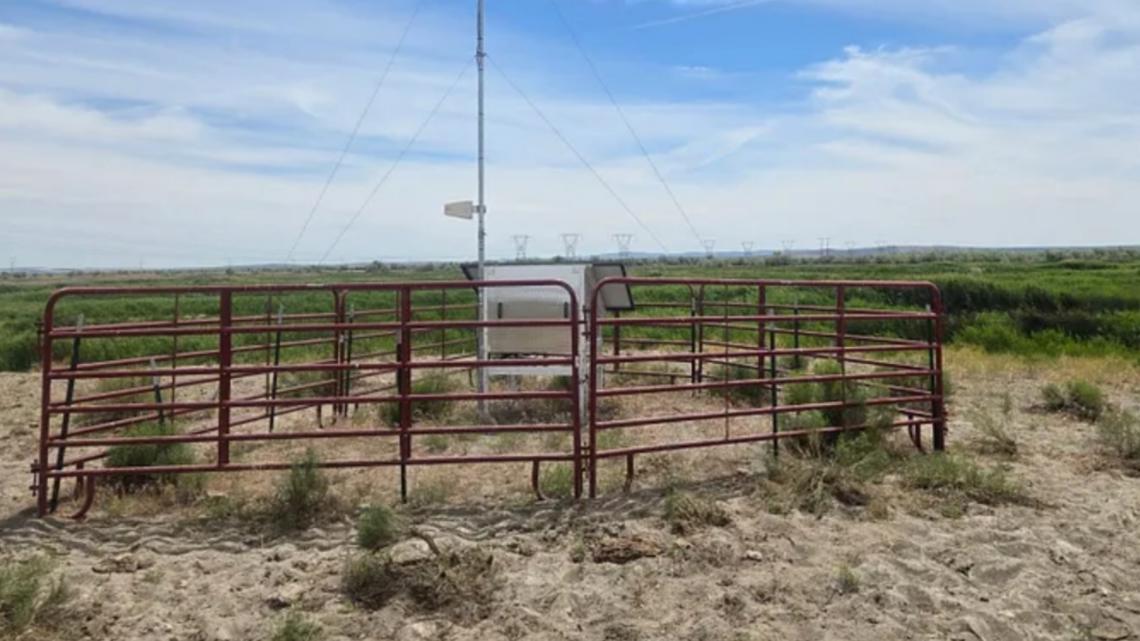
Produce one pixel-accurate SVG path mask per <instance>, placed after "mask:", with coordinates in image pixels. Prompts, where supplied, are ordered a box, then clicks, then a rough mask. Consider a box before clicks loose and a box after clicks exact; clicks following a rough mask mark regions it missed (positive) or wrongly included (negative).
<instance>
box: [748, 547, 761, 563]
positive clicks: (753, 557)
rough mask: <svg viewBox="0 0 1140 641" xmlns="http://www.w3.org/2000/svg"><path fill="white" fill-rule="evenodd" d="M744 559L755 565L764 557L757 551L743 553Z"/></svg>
mask: <svg viewBox="0 0 1140 641" xmlns="http://www.w3.org/2000/svg"><path fill="white" fill-rule="evenodd" d="M744 558H745V559H747V560H749V561H756V562H757V563H760V562H761V561H763V560H764V555H763V554H761V553H760V551H759V550H748V551H747V552H745V553H744Z"/></svg>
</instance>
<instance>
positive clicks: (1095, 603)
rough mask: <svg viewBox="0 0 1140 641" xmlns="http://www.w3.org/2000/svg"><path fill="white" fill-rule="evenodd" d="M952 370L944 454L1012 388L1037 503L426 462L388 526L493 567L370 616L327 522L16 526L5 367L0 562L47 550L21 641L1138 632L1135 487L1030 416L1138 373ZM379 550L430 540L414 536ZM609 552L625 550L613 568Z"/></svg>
mask: <svg viewBox="0 0 1140 641" xmlns="http://www.w3.org/2000/svg"><path fill="white" fill-rule="evenodd" d="M949 369H950V370H951V374H952V377H953V380H954V383H955V388H956V391H955V396H954V398H953V401H952V402H951V405H950V409H951V413H952V422H951V426H952V432H951V437H950V438H951V441H952V443H953V447H954V448H957V449H960V450H961V451H962V452H963V453H965V454H967V455H969V456H972V457H976V458H978V459H979V460H980V461H981V462H982V463H983V464H985V465H996V464H999V463H1000V462H1001V461H1000V460H999V459H997V458H993V457H988V456H985V455H982V454H980V453H978V452H977V451H976V448H975V447H974V444H975V443H976V442H977V438H978V435H977V432H976V430H975V428H974V426H973V425H972V423H971V420H970V418H971V416H972V415H973V413H974V412H975V411H976V410H977V409H978V408H986V409H988V410H990V411H993V412H997V411H998V409H997V408H998V407H1000V404H1001V396H1002V395H1003V394H1005V393H1007V392H1008V393H1009V394H1010V396H1011V398H1012V400H1013V404H1014V412H1013V420H1012V425H1011V426H1010V430H1011V432H1012V434H1013V435H1014V436H1015V437H1016V439H1017V441H1018V443H1019V446H1020V450H1021V451H1020V454H1019V455H1018V456H1017V457H1016V458H1014V459H1013V460H1012V461H1009V462H1008V464H1009V465H1010V469H1011V474H1012V475H1013V477H1014V478H1016V479H1017V480H1019V481H1020V482H1021V483H1023V484H1024V485H1025V486H1026V488H1027V491H1028V493H1029V494H1030V495H1031V496H1032V497H1033V498H1034V499H1035V501H1036V505H1034V506H1002V507H986V506H981V505H976V504H971V505H969V506H968V507H967V509H966V510H965V513H964V514H962V515H960V516H944V515H943V512H945V510H941V509H940V506H939V505H938V501H937V500H936V499H934V498H933V497H930V496H925V497H923V496H914V494H915V492H914V491H909V490H903V489H902V488H901V487H897V486H898V483H897V482H896V481H895V480H893V479H890V478H888V480H887V481H886V482H885V483H884V486H883V487H881V488H877V490H876V491H877V492H879V493H880V494H881V495H882V496H883V497H886V498H887V499H888V500H889V514H887V515H885V516H884V514H882V513H879V514H876V515H875V516H874V518H873V517H872V515H871V514H870V513H869V510H868V509H866V508H856V507H853V508H847V507H837V508H835V509H832V510H830V511H828V512H827V513H825V514H824V515H822V516H818V517H817V516H814V515H810V514H805V513H800V512H793V513H791V514H788V515H777V514H772V513H770V512H769V510H768V509H767V505H768V502H767V501H768V498H767V497H766V496H765V493H764V490H763V489H762V488H763V484H762V483H761V481H760V480H759V476H758V472H759V471H760V465H761V462H760V461H761V457H760V456H759V454H758V452H757V451H756V449H755V448H752V449H749V448H741V449H739V450H737V451H733V452H729V453H718V454H716V455H715V456H714V455H713V454H709V453H706V454H702V455H700V456H701V457H702V458H701V459H696V460H695V459H694V458H693V457H689V458H684V457H685V456H686V455H682V456H681V457H680V458H679V459H677V460H679V461H680V462H674V463H672V464H670V465H668V466H666V464H665V463H663V462H662V461H653V460H647V461H646V462H645V463H643V464H641V465H640V466H639V471H640V472H641V474H640V475H639V477H638V479H637V483H636V484H635V486H634V489H633V492H632V493H630V494H622V493H621V492H620V490H615V489H613V487H612V485H613V484H612V483H611V484H608V485H607V492H606V494H605V496H604V497H603V498H601V499H598V500H596V501H593V502H583V503H581V504H577V505H576V504H573V503H572V502H556V501H544V502H534V501H533V500H529V499H527V498H525V487H526V481H525V479H526V475H527V469H526V468H525V467H523V466H515V467H513V468H504V470H498V469H497V468H481V470H480V469H477V470H475V471H471V472H469V471H466V470H463V471H458V470H455V469H452V470H450V471H448V470H428V471H425V472H423V473H422V474H423V475H424V476H422V477H420V478H417V479H416V482H418V483H421V484H428V485H430V484H431V483H437V484H438V483H440V482H441V480H440V479H441V478H448V479H450V483H451V484H450V486H449V487H451V494H452V496H451V497H450V498H449V500H448V501H447V503H446V504H444V505H438V504H437V505H434V506H430V505H429V506H424V507H419V508H416V509H414V510H410V511H409V512H408V518H409V519H410V520H411V521H412V522H413V523H414V524H415V526H416V527H417V528H419V529H420V530H421V531H423V532H425V533H427V534H429V535H430V536H431V537H432V538H434V540H435V541H436V542H437V543H438V544H439V546H440V547H441V548H442V549H443V551H444V552H445V553H450V552H453V551H457V550H470V549H472V548H478V549H479V550H480V551H481V553H483V554H487V555H489V563H490V564H491V567H492V570H491V571H490V572H489V575H493V579H492V583H491V587H492V590H491V591H490V593H489V601H487V602H486V604H485V607H482V608H478V609H476V610H474V611H473V610H471V609H470V608H443V609H441V610H437V611H434V612H429V611H425V610H424V609H423V607H422V604H420V603H417V601H416V599H414V598H412V597H409V596H408V595H406V594H404V595H401V596H397V597H396V598H394V599H392V600H391V601H390V602H388V603H387V605H385V606H384V607H382V608H380V609H377V610H372V611H369V610H366V609H363V608H360V607H358V606H355V605H353V604H352V603H351V602H349V601H348V600H347V599H346V598H345V597H344V595H343V594H342V593H341V590H340V584H341V576H342V573H343V570H344V566H345V562H346V560H347V559H348V558H349V557H350V556H351V555H353V554H354V553H355V552H356V550H355V546H354V544H353V537H354V528H353V523H352V519H351V518H349V517H347V516H346V517H343V518H340V519H337V520H334V521H331V522H327V523H325V524H323V525H321V526H320V527H318V528H314V529H311V530H309V531H307V532H306V533H304V534H302V535H297V536H291V537H270V536H267V535H266V534H264V533H263V532H260V531H258V530H256V529H254V528H250V527H248V526H243V525H242V524H241V523H234V522H233V521H232V520H231V521H225V520H221V521H219V520H216V519H215V520H210V519H203V518H201V513H202V510H201V509H200V508H197V507H194V506H190V507H180V506H172V505H170V504H169V503H163V502H161V501H152V502H151V504H148V505H141V506H140V505H130V504H129V501H115V500H110V499H109V498H107V497H104V498H101V499H100V502H99V503H98V504H97V506H96V508H95V510H93V512H92V514H91V516H90V518H89V519H88V520H86V521H84V522H74V521H70V520H68V519H65V518H61V517H52V518H48V519H37V518H35V517H34V515H33V514H32V511H31V506H32V497H31V495H30V493H29V492H28V490H27V485H28V483H29V481H30V478H31V477H30V475H29V473H28V472H27V470H28V463H29V461H30V460H31V458H32V456H33V451H34V449H35V443H36V437H35V434H36V432H35V428H36V425H35V424H36V411H37V410H36V407H37V391H38V388H37V384H38V382H37V378H36V376H35V375H34V374H3V375H0V388H2V390H3V392H4V393H3V394H2V395H0V461H2V465H3V467H2V468H0V469H2V470H3V472H2V474H0V557H6V558H11V557H22V556H28V555H31V554H37V553H50V554H51V555H53V556H54V557H55V558H56V559H57V563H56V572H57V573H59V574H61V575H62V576H64V577H66V580H67V581H68V582H69V583H70V584H71V585H72V586H74V588H75V596H74V598H73V601H72V602H71V604H70V606H69V607H68V616H66V617H64V620H61V621H57V622H56V624H57V625H55V626H53V627H51V628H50V629H49V628H41V629H39V630H36V631H33V632H32V633H31V634H30V636H29V638H45V639H51V638H59V639H86V638H94V639H112V638H113V639H124V640H133V639H172V640H173V639H178V640H183V639H184V640H198V641H208V640H218V641H221V640H226V639H229V640H238V639H268V638H269V637H270V636H271V635H272V632H273V629H274V626H275V624H276V623H277V622H279V621H280V620H281V618H282V617H283V612H284V611H285V610H286V609H288V608H292V609H294V610H298V611H301V612H303V613H305V616H306V617H307V618H308V619H309V620H311V621H314V622H316V623H318V624H319V625H320V626H321V628H322V638H324V639H328V640H340V639H472V640H474V639H478V640H493V639H596V640H607V641H609V640H614V641H624V640H635V639H646V640H648V639H710V640H711V639H740V640H745V639H756V640H759V639H845V640H847V639H849V640H868V641H870V640H881V639H961V640H968V641H973V640H984V641H999V640H1013V639H1049V640H1058V641H1059V640H1072V641H1077V640H1082V639H1112V640H1121V639H1137V638H1140V523H1138V519H1140V479H1136V478H1130V477H1128V476H1126V475H1124V474H1122V473H1120V472H1119V471H1118V470H1116V469H1114V468H1112V467H1111V466H1110V465H1106V464H1105V463H1104V462H1103V460H1102V458H1101V457H1100V456H1099V454H1098V451H1097V444H1096V439H1095V431H1094V429H1093V428H1092V427H1091V426H1089V425H1088V424H1086V423H1081V422H1079V421H1076V420H1074V419H1070V418H1067V417H1064V416H1057V415H1045V414H1041V413H1039V412H1036V411H1035V410H1034V409H1033V406H1034V404H1035V403H1036V401H1037V397H1038V394H1039V389H1040V387H1041V385H1042V384H1043V383H1045V382H1047V381H1062V380H1065V379H1067V378H1069V377H1072V376H1083V377H1086V378H1090V379H1093V380H1096V381H1098V382H1100V383H1102V384H1103V385H1104V386H1105V389H1106V390H1107V391H1108V393H1109V396H1110V397H1111V400H1112V401H1113V402H1115V403H1117V404H1120V405H1124V406H1132V405H1134V404H1135V403H1136V401H1137V399H1140V372H1138V371H1137V369H1136V368H1135V367H1132V366H1127V365H1124V364H1121V363H1116V362H1108V361H1075V360H1074V361H1070V360H1065V361H1060V362H1050V363H1048V364H1038V365H1033V364H1026V363H1019V362H1014V361H1011V360H1008V359H998V358H992V357H984V356H980V355H978V354H976V353H972V352H961V351H953V352H952V353H951V354H950V356H949ZM267 447H269V446H267ZM266 451H267V452H268V450H266ZM257 454H258V453H257V452H254V453H252V454H251V455H253V456H256V455H257ZM710 461H712V463H710ZM666 469H667V470H668V473H669V474H671V475H673V476H674V477H679V478H681V479H684V480H683V481H682V482H683V483H687V484H688V485H689V486H690V487H689V491H691V492H693V493H694V494H697V495H699V496H702V497H706V498H708V499H711V500H714V501H717V502H718V503H719V504H720V505H722V506H723V507H724V509H725V510H727V512H728V513H729V514H730V516H731V523H729V524H728V525H725V526H723V527H713V526H710V527H704V528H700V529H698V530H695V531H691V532H685V533H684V534H683V535H682V534H678V533H675V532H673V531H671V529H670V528H669V526H668V524H667V523H666V522H665V521H664V519H663V517H662V514H663V496H664V494H663V491H662V489H661V488H662V486H663V484H664V483H663V479H662V476H663V474H665V473H666V472H665V471H663V470H666ZM698 471H699V472H701V473H697V472H698ZM431 474H435V475H441V476H436V477H434V480H433V477H431V476H430V475H431ZM335 479H336V487H337V489H338V492H341V493H342V494H343V495H344V496H345V498H346V500H348V501H350V502H354V503H355V502H360V501H367V500H375V499H377V498H388V499H390V498H391V496H392V494H391V486H392V485H393V484H392V476H391V474H390V473H388V472H384V473H379V472H361V473H338V474H337V475H336V476H335ZM274 480H275V479H274V477H273V475H267V474H261V475H249V476H231V477H227V479H225V480H213V481H211V486H210V488H211V493H212V494H215V495H217V494H218V493H225V494H228V495H229V494H238V493H242V494H243V495H244V494H249V495H256V494H257V493H259V492H261V493H263V492H266V491H269V488H270V487H271V486H272V483H273V481H274ZM607 552H609V553H611V554H610V555H609V556H608V557H607V556H606V553H607ZM395 554H396V555H397V556H399V557H400V558H403V559H416V558H422V557H423V556H424V555H426V554H428V552H427V551H426V545H424V544H423V543H422V542H420V541H419V540H418V539H414V538H413V539H409V540H407V541H404V542H402V543H400V544H398V549H397V550H396V551H395ZM623 554H628V556H638V555H641V556H640V558H633V559H626V558H616V557H619V556H621V555H623ZM583 557H584V558H583ZM613 561H624V562H621V563H618V562H613ZM841 574H846V580H841V577H840V575H841Z"/></svg>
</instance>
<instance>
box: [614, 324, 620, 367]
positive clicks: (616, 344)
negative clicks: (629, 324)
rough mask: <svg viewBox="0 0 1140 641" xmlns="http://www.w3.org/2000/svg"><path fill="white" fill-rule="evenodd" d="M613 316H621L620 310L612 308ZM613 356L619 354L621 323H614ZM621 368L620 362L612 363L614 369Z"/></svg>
mask: <svg viewBox="0 0 1140 641" xmlns="http://www.w3.org/2000/svg"><path fill="white" fill-rule="evenodd" d="M614 318H621V310H617V309H615V310H614ZM614 356H621V325H614ZM620 369H621V363H614V371H615V372H616V371H618V370H620Z"/></svg>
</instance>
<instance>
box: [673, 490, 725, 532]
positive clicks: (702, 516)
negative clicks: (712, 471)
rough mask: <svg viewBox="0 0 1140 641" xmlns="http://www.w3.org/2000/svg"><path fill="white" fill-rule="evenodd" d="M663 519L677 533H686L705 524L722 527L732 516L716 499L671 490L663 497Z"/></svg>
mask: <svg viewBox="0 0 1140 641" xmlns="http://www.w3.org/2000/svg"><path fill="white" fill-rule="evenodd" d="M665 520H666V521H667V522H668V523H669V526H670V528H671V529H672V530H673V531H674V532H676V533H677V534H687V533H689V532H692V531H695V530H698V529H700V528H702V527H706V526H714V527H724V526H726V525H728V524H729V523H731V522H732V517H731V516H730V515H729V513H728V511H727V510H725V509H724V507H723V506H721V505H720V504H719V503H717V502H716V501H712V500H709V499H706V498H702V497H698V496H694V495H692V494H689V493H688V492H678V491H671V492H669V494H668V495H667V496H666V497H665Z"/></svg>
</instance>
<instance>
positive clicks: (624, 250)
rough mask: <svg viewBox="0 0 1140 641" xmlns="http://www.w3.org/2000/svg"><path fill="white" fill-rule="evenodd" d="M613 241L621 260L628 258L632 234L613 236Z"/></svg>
mask: <svg viewBox="0 0 1140 641" xmlns="http://www.w3.org/2000/svg"><path fill="white" fill-rule="evenodd" d="M614 241H615V242H617V246H618V253H619V254H621V257H622V258H629V256H630V252H629V248H630V245H632V244H633V234H614Z"/></svg>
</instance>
